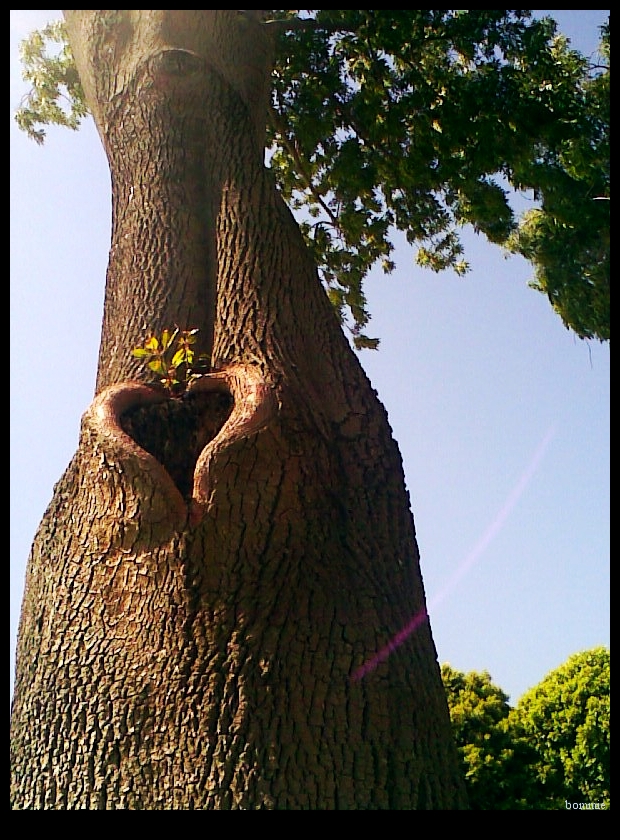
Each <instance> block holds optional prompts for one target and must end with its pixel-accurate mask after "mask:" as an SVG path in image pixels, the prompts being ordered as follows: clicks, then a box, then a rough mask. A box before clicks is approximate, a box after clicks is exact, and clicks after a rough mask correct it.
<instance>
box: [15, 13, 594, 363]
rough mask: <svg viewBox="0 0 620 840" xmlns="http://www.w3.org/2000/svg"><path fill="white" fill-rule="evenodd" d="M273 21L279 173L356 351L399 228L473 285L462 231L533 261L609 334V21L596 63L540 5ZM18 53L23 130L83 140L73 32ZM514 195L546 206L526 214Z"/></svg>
mask: <svg viewBox="0 0 620 840" xmlns="http://www.w3.org/2000/svg"><path fill="white" fill-rule="evenodd" d="M240 14H250V13H249V12H248V13H244V12H240ZM252 14H254V13H252ZM264 25H265V26H268V27H271V28H272V29H273V31H274V35H275V37H276V41H277V44H276V46H277V53H276V62H275V66H274V70H273V74H272V101H271V119H270V124H269V126H268V128H267V134H266V148H267V154H268V161H269V165H270V167H271V169H272V172H273V174H274V177H275V178H276V181H277V184H278V186H279V188H280V191H281V192H282V194H283V196H284V197H285V199H286V200H287V201H288V202H289V204H290V205H291V207H292V208H293V210H294V211H295V212H296V213H297V214H298V219H299V220H300V224H301V227H302V231H303V233H304V236H305V238H306V241H307V243H308V244H309V246H310V248H311V250H312V252H313V254H314V256H315V259H316V263H317V267H318V269H319V272H320V275H321V279H322V281H323V283H324V285H325V287H326V290H327V293H328V295H329V297H330V299H331V301H332V303H333V304H334V306H335V307H336V309H337V311H338V312H339V315H340V317H341V320H342V322H343V323H346V324H347V325H348V326H349V329H350V330H351V333H352V337H353V341H354V343H355V345H356V346H357V347H358V348H359V347H376V346H377V344H378V340H377V339H374V338H371V337H369V336H368V335H366V333H365V329H366V326H367V324H368V321H369V317H370V316H369V313H368V310H367V306H366V299H365V296H364V289H363V282H364V278H365V277H366V276H367V274H368V272H369V271H370V270H371V268H372V267H373V266H375V265H376V264H380V265H381V266H382V268H383V271H385V272H386V273H389V272H390V271H392V269H393V267H394V263H393V261H392V258H391V257H392V253H393V249H394V244H393V234H394V231H395V230H396V231H401V232H403V233H404V235H405V236H406V238H407V240H408V242H409V243H410V244H411V245H413V246H414V247H415V249H416V251H415V253H416V261H417V263H418V264H419V265H422V266H426V267H428V268H430V269H432V270H433V271H437V272H438V271H441V270H443V269H452V270H453V271H455V272H456V273H457V274H464V273H466V272H467V270H468V263H467V260H466V258H465V255H464V252H463V246H462V244H461V240H460V236H459V231H460V229H461V228H462V227H463V226H464V225H471V226H473V228H474V230H475V231H476V232H477V233H480V234H483V235H485V236H486V237H487V239H489V240H490V241H491V242H493V243H496V244H498V245H500V246H503V247H505V248H506V249H507V250H509V251H512V252H513V253H518V254H521V255H523V256H524V257H526V258H527V259H528V260H529V261H530V262H531V263H532V265H533V267H534V271H535V277H534V279H533V281H532V284H531V285H532V286H533V287H534V288H536V289H538V290H539V291H541V292H544V293H545V294H547V295H548V297H549V300H550V302H551V304H552V306H553V307H554V309H555V310H556V311H557V312H558V314H559V315H560V317H561V318H562V320H563V322H564V324H565V325H566V326H567V327H568V328H570V329H572V330H574V332H575V333H576V334H577V335H578V336H580V337H581V338H596V339H599V340H601V341H604V340H607V339H609V337H610V330H609V118H610V108H609V25H607V26H606V27H603V31H602V33H601V36H602V41H601V50H600V61H601V64H600V65H598V66H597V65H593V64H591V63H590V62H589V61H588V60H587V59H586V57H584V56H582V55H581V54H579V53H578V52H577V51H575V50H573V49H571V48H570V46H569V43H568V41H567V39H566V38H565V37H563V36H561V35H558V34H557V31H556V24H555V23H554V22H553V20H551V19H549V18H545V19H543V20H535V19H532V17H531V12H530V11H528V10H466V9H465V10H463V9H460V10H446V9H430V10H429V9H426V10H424V9H408V10H401V11H398V10H389V11H385V10H325V9H318V10H317V9H315V10H306V11H304V12H299V10H282V9H276V10H270V11H268V12H265V18H264ZM49 43H53V44H56V49H53V50H52V51H51V52H49V51H47V49H46V46H47V45H48V44H49ZM59 44H60V47H59V46H58V45H59ZM22 56H23V60H24V77H25V79H26V80H27V81H29V82H30V83H31V84H32V92H31V94H30V96H29V97H28V98H27V99H26V100H25V101H24V103H23V105H22V107H21V108H20V109H19V111H18V114H17V120H18V123H19V124H20V126H21V127H22V128H23V129H24V130H26V131H27V132H28V133H29V134H30V135H31V136H32V137H33V138H34V139H35V140H37V141H38V142H42V140H43V138H44V130H43V129H42V128H41V127H40V126H41V123H43V124H45V123H50V122H52V123H61V124H64V125H68V126H70V127H72V128H76V127H77V126H78V125H79V122H80V120H81V118H82V117H83V116H84V115H85V112H86V110H85V104H84V99H83V96H82V93H81V90H80V86H79V80H78V78H77V74H76V72H75V68H74V67H73V65H72V61H71V56H70V51H69V48H68V46H67V44H66V41H65V39H64V29H63V24H62V23H60V22H58V23H54V24H51V25H50V26H49V27H47V28H46V29H44V30H42V31H41V32H35V33H33V34H32V35H31V37H30V38H29V39H28V40H27V41H26V42H25V43H24V45H23V48H22ZM63 101H65V104H67V103H68V105H67V107H64V106H63V105H62V104H61V103H62V102H63ZM515 191H516V192H515ZM516 193H520V194H522V195H524V196H528V197H530V198H532V197H534V198H535V199H536V200H535V206H534V207H533V209H532V210H530V211H528V212H526V213H524V214H523V215H522V216H521V217H520V218H519V216H518V214H516V213H515V210H514V209H513V206H512V199H513V197H514V195H515V194H516Z"/></svg>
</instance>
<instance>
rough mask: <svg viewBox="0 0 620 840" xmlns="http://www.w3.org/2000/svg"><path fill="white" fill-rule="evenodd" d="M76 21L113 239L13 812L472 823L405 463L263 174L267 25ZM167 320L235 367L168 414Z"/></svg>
mask: <svg viewBox="0 0 620 840" xmlns="http://www.w3.org/2000/svg"><path fill="white" fill-rule="evenodd" d="M254 14H255V13H251V15H252V16H253V15H254ZM65 17H66V20H67V23H68V27H69V33H70V38H71V43H72V46H73V50H74V55H75V57H76V61H77V63H78V69H79V71H80V75H81V77H82V80H83V83H84V87H85V90H86V92H87V95H88V97H89V102H90V105H91V109H92V111H93V113H94V115H95V118H96V121H97V125H98V128H99V132H100V135H101V137H102V141H103V143H104V146H105V149H106V152H107V155H108V158H109V161H110V168H111V173H112V185H113V234H112V246H111V253H110V263H109V269H108V275H107V284H106V298H105V311H104V318H103V331H102V342H101V354H100V360H99V369H98V379H97V395H96V398H95V400H94V402H93V405H92V406H91V407H90V409H89V410H88V411H87V412H86V413H85V415H84V418H83V423H82V431H81V437H80V442H79V448H78V451H77V453H76V455H75V457H74V459H73V460H72V462H71V464H70V465H69V467H68V468H67V471H66V472H65V475H64V476H63V477H62V479H61V480H60V481H59V483H58V484H57V486H56V487H55V491H54V497H53V499H52V501H51V504H50V506H49V509H48V511H47V512H46V514H45V516H44V519H43V521H42V523H41V526H40V528H39V531H38V533H37V535H36V538H35V541H34V545H33V548H32V553H31V557H30V559H29V565H28V572H27V581H26V591H25V596H24V603H23V609H22V618H21V625H20V632H19V641H18V661H17V679H16V688H15V696H14V702H13V709H12V727H11V728H12V731H11V735H12V756H11V762H12V771H11V772H12V784H11V798H12V808H13V809H18V810H26V809H57V810H74V809H88V810H119V809H130V810H336V809H339V810H354V809H357V810H374V809H391V810H396V809H402V810H413V809H444V810H445V809H459V808H465V807H466V800H465V794H464V788H463V783H462V779H461V778H460V775H459V768H458V763H457V760H456V754H455V749H454V745H453V742H452V738H451V732H450V724H449V717H448V710H447V705H446V700H445V697H444V693H443V688H442V684H441V678H440V671H439V667H438V663H437V659H436V652H435V647H434V644H433V640H432V636H431V631H430V627H429V624H428V619H427V618H426V613H425V599H424V590H423V584H422V578H421V574H420V569H419V563H418V550H417V546H416V540H415V533H414V527H413V520H412V517H411V513H410V510H409V499H408V496H407V492H406V489H405V483H404V476H403V470H402V464H401V459H400V455H399V452H398V448H397V446H396V444H395V442H394V440H393V438H392V434H391V430H390V427H389V423H388V419H387V416H386V413H385V410H384V409H383V407H382V405H381V404H380V402H379V400H378V398H377V395H376V393H375V392H374V391H373V389H372V387H371V385H370V383H369V382H368V380H367V378H366V376H365V374H364V372H363V370H362V368H361V366H360V365H359V362H358V360H357V358H356V357H355V355H354V353H353V352H352V351H351V350H350V348H349V346H348V344H347V342H346V340H345V338H344V335H343V333H342V330H341V328H340V326H339V324H338V323H337V319H336V316H335V314H334V313H333V311H332V310H331V307H330V304H329V302H328V300H327V297H326V295H325V294H324V292H323V290H322V288H321V285H320V283H319V280H318V277H317V274H316V270H315V268H314V266H313V265H312V262H311V260H310V258H309V256H308V254H307V252H306V250H305V248H304V245H303V242H302V240H301V236H300V233H299V230H298V228H297V225H296V224H295V222H294V220H293V218H292V217H291V215H290V213H289V211H288V210H287V209H286V207H285V206H284V204H283V202H282V200H281V198H280V197H279V195H278V193H277V190H276V189H275V187H274V184H273V182H272V179H271V177H270V175H269V172H268V171H267V170H266V169H265V168H264V166H263V158H262V137H261V126H262V125H263V124H264V117H265V114H264V105H265V102H266V83H267V81H268V75H269V55H270V49H271V47H270V44H269V41H268V38H267V36H266V34H265V32H264V31H263V29H262V28H261V25H260V23H259V22H258V21H257V20H255V19H254V18H253V17H246V16H244V15H241V14H238V13H235V12H224V11H209V10H206V11H188V10H185V11H183V10H180V11H161V10H159V11H158V10H151V11H120V12H119V11H116V12H114V13H112V12H97V11H83V10H82V11H66V12H65ZM175 323H176V324H179V325H180V326H181V328H190V327H192V328H199V329H200V333H199V335H200V336H202V337H203V339H204V343H203V346H202V347H201V348H200V349H201V350H204V351H205V352H207V353H208V354H209V355H210V358H211V363H212V369H213V370H212V373H211V374H209V375H208V376H205V377H204V378H203V379H200V380H197V382H196V384H195V385H194V386H193V388H192V389H190V390H189V391H188V393H187V394H186V395H185V396H184V397H183V399H181V400H176V401H172V402H170V401H166V400H165V399H164V397H163V395H162V394H161V393H160V392H159V391H157V390H156V389H153V388H150V387H147V386H146V385H145V383H144V376H143V373H142V371H141V370H139V367H138V362H137V361H136V360H135V359H133V358H132V357H131V352H130V351H131V349H132V347H135V346H138V345H140V344H141V343H142V340H143V339H144V335H145V331H146V330H147V329H151V328H152V329H154V330H160V329H162V328H163V327H166V326H172V325H174V324H175ZM416 616H417V617H418V619H417V622H416V621H415V619H416ZM412 620H414V623H416V628H415V630H414V631H413V632H412V633H411V634H410V635H408V637H407V638H406V639H405V638H404V636H405V634H404V633H403V632H402V631H403V628H406V627H407V626H410V625H411V623H412ZM399 634H400V636H399ZM395 640H398V642H399V644H395ZM401 641H402V644H401V643H400V642H401ZM387 652H389V655H387Z"/></svg>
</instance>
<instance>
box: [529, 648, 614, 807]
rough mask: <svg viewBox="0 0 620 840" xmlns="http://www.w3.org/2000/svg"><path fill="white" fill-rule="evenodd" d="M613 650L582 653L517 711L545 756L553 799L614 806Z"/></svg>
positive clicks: (544, 774)
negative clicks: (612, 797)
mask: <svg viewBox="0 0 620 840" xmlns="http://www.w3.org/2000/svg"><path fill="white" fill-rule="evenodd" d="M610 673H611V657H610V651H609V650H608V649H607V648H605V647H598V648H593V649H591V650H586V651H583V652H581V653H576V654H574V655H573V656H571V657H569V658H568V660H567V661H566V662H565V663H564V664H563V665H561V666H560V667H559V668H556V669H555V670H553V671H551V672H550V673H549V674H548V675H547V676H546V677H545V678H544V679H543V680H542V681H541V682H540V683H538V685H536V686H534V688H532V689H530V691H528V692H526V693H525V694H524V695H523V696H522V697H521V699H520V700H519V703H518V704H517V707H516V709H515V712H516V716H517V719H518V721H519V724H520V726H521V728H522V731H523V733H524V735H525V737H526V738H527V740H528V741H529V742H530V743H531V744H532V745H533V746H534V747H535V748H536V751H537V753H538V755H539V761H538V763H537V772H538V775H539V778H540V780H541V782H542V783H543V786H544V789H545V791H546V795H547V797H548V798H549V800H551V801H552V800H553V799H554V798H555V799H556V800H557V801H558V803H559V805H562V803H563V801H564V800H565V799H568V800H569V801H572V802H575V801H585V802H599V803H602V802H607V803H608V802H609V796H610Z"/></svg>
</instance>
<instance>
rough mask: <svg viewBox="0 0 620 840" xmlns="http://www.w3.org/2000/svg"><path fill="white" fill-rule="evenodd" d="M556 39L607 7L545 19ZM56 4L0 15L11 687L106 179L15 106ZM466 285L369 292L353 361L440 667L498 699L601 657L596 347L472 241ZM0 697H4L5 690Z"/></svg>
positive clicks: (603, 508) (81, 374)
mask: <svg viewBox="0 0 620 840" xmlns="http://www.w3.org/2000/svg"><path fill="white" fill-rule="evenodd" d="M543 12H544V13H549V14H552V15H553V16H554V17H555V18H556V20H558V21H559V23H560V28H561V30H562V31H563V32H565V34H567V35H568V36H569V37H570V38H571V40H572V43H573V46H575V47H576V48H578V49H580V50H582V51H583V52H586V53H588V54H589V53H591V52H594V51H595V49H596V46H597V43H598V29H597V27H598V26H599V25H600V24H601V23H603V22H604V20H605V19H606V17H607V15H608V10H573V11H550V12H547V10H536V11H535V14H536V15H541V14H543ZM58 17H60V11H54V10H52V11H45V10H43V11H41V10H38V11H37V10H35V11H33V10H26V11H23V10H22V11H20V10H11V19H10V30H11V31H10V71H11V82H10V111H11V127H10V142H11V170H10V171H11V185H10V186H11V199H10V201H11V203H10V213H11V230H10V236H11V240H10V243H11V244H10V257H11V272H10V284H11V299H10V341H11V345H10V353H11V358H10V381H11V395H10V399H11V406H10V408H11V411H10V419H11V464H10V466H11V488H10V489H11V605H10V610H11V637H10V645H11V651H10V653H11V663H10V669H11V685H12V679H13V672H14V652H15V638H16V634H17V624H18V620H19V612H20V607H21V598H22V593H23V584H24V574H25V568H26V560H27V556H28V553H29V550H30V546H31V544H32V540H33V537H34V534H35V532H36V529H37V527H38V525H39V522H40V520H41V518H42V516H43V513H44V511H45V509H46V507H47V505H48V503H49V501H50V499H51V497H52V492H53V486H54V484H55V482H56V481H58V479H59V478H60V476H61V475H62V473H63V471H64V470H65V468H66V466H67V464H68V463H69V461H70V459H71V457H72V455H73V454H74V452H75V449H76V447H77V442H78V433H79V424H80V417H81V415H82V413H83V412H84V411H85V409H86V408H87V406H88V405H89V403H90V401H91V399H92V396H93V391H94V385H95V375H96V365H97V352H98V347H99V337H100V329H101V317H102V307H103V291H104V282H105V271H106V265H107V258H108V247H109V236H110V179H109V172H108V168H107V162H106V160H105V156H104V153H103V149H102V147H101V144H100V142H99V139H98V136H97V134H96V132H95V130H94V127H93V124H92V121H91V120H88V122H87V123H86V124H85V125H84V127H83V128H82V129H81V130H80V131H79V132H77V133H73V132H70V131H68V130H66V129H62V130H61V129H57V130H50V131H49V137H48V140H47V142H46V144H45V146H44V147H43V148H41V147H39V146H37V145H35V144H34V143H33V142H32V141H30V140H28V139H27V138H26V136H25V135H23V134H21V133H20V132H19V131H18V129H17V128H16V126H15V124H14V121H13V113H14V110H15V108H16V107H17V106H18V104H19V101H20V99H21V97H22V95H23V94H24V93H25V91H26V86H25V83H24V82H23V81H22V80H21V70H20V66H19V59H18V50H17V47H18V43H19V41H20V40H21V39H22V38H23V37H25V36H26V35H27V34H28V33H29V32H30V31H31V30H32V29H33V28H36V27H40V26H42V25H44V24H45V23H46V22H47V21H49V20H52V19H56V18H58ZM467 248H468V257H469V260H470V262H471V264H472V267H473V271H472V272H471V274H469V275H468V276H467V277H465V278H456V277H454V276H453V275H445V276H444V275H439V276H437V275H434V274H431V273H427V272H424V271H423V270H422V269H418V268H416V267H415V266H414V263H413V254H412V252H411V250H410V249H409V248H408V247H407V246H406V245H404V244H403V245H399V247H398V250H397V255H396V259H397V270H396V272H395V273H394V274H393V275H391V276H389V277H384V276H383V275H382V274H377V275H376V276H373V277H372V278H371V279H370V281H369V283H368V286H367V293H368V298H369V304H370V310H371V312H372V314H373V319H372V321H371V325H370V334H372V335H378V336H379V337H380V338H381V348H380V350H379V351H378V352H372V351H365V352H363V353H362V356H361V359H362V363H363V365H364V367H365V369H366V371H367V372H368V375H369V376H370V378H371V380H372V383H373V385H374V387H375V388H376V389H377V391H378V393H379V396H380V398H381V400H382V401H383V403H384V405H385V406H386V408H387V410H388V414H389V418H390V422H391V425H392V428H393V431H394V435H395V437H396V439H397V441H398V442H399V445H400V448H401V452H402V456H403V462H404V467H405V473H406V478H407V485H408V489H409V493H410V496H411V503H412V509H413V513H414V518H415V523H416V530H417V535H418V542H419V546H420V552H421V558H422V572H423V575H424V581H425V587H426V595H427V600H428V606H429V612H430V618H431V626H432V628H433V635H434V638H435V643H436V646H437V649H438V655H439V660H440V662H450V663H451V664H452V666H453V667H455V668H457V669H459V670H462V671H469V670H478V671H482V670H487V671H489V672H490V674H491V676H492V678H493V681H494V682H496V683H497V684H499V685H500V686H501V687H502V688H503V689H504V691H506V693H507V694H508V695H509V696H510V700H511V702H512V703H515V702H516V701H517V700H518V699H519V697H520V695H521V694H522V693H523V692H524V691H525V690H526V689H528V688H529V687H531V686H533V685H535V684H536V683H537V682H539V681H540V680H541V679H542V678H543V677H544V676H545V674H546V673H548V672H549V671H550V670H552V669H553V668H555V667H557V666H558V665H560V664H562V663H563V662H564V661H565V660H566V659H567V658H568V656H569V655H570V654H572V653H575V652H577V651H581V650H584V649H587V648H591V647H594V646H596V645H606V646H609V642H610V639H609V559H610V558H609V555H610V552H609V531H610V518H609V498H610V492H609V491H610V485H609V466H610V458H609V437H610V427H609V417H610V387H609V386H610V382H609V345H602V344H599V343H598V342H591V343H587V342H584V341H580V340H579V339H577V338H575V337H574V336H573V334H572V333H569V332H568V331H567V330H566V329H565V328H564V326H563V325H562V323H561V321H560V320H559V318H558V316H556V315H555V314H554V313H553V311H552V310H551V307H550V305H549V303H548V301H547V299H546V297H544V296H543V295H540V294H539V293H537V292H535V291H533V290H531V289H529V288H528V287H527V281H528V279H529V277H530V271H529V269H528V266H527V265H526V264H525V262H524V261H522V260H520V259H518V258H511V259H505V258H504V256H503V255H502V253H501V252H500V251H499V250H498V249H495V248H493V247H492V246H490V245H487V244H486V243H485V242H484V240H482V239H478V238H477V237H476V236H475V235H473V234H472V235H471V236H468V237H467ZM11 690H12V689H11Z"/></svg>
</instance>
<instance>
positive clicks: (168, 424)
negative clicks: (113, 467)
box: [120, 391, 233, 503]
mask: <svg viewBox="0 0 620 840" xmlns="http://www.w3.org/2000/svg"><path fill="white" fill-rule="evenodd" d="M232 408H233V398H232V396H231V395H230V393H226V392H221V391H220V392H210V393H208V392H206V393H205V392H203V393H200V392H197V393H194V392H189V393H186V394H184V395H183V397H182V398H180V399H168V400H166V401H165V402H161V403H158V404H156V405H143V406H135V407H133V408H130V409H129V410H127V411H126V412H125V413H124V414H123V415H122V416H121V417H120V425H121V428H122V429H123V431H124V432H125V433H126V434H128V435H129V436H130V437H131V438H132V439H133V440H134V441H135V442H136V443H137V444H138V446H140V447H141V448H142V449H144V450H145V452H148V453H149V454H150V455H152V456H153V457H154V458H155V459H156V460H157V461H159V463H160V464H161V465H162V466H163V468H164V469H165V470H166V472H167V473H168V475H169V476H170V478H171V479H172V480H173V482H174V483H175V485H176V487H177V489H178V490H179V493H180V494H181V496H182V497H183V499H184V500H185V501H186V502H187V503H189V501H190V500H191V496H192V491H193V487H194V469H195V467H196V462H197V461H198V458H199V456H200V453H201V452H202V450H203V449H204V447H205V446H206V445H207V444H208V443H209V442H210V441H212V440H213V439H214V438H215V437H216V435H217V434H218V432H219V431H220V429H221V428H222V426H223V425H224V423H225V422H226V420H227V419H228V417H229V416H230V413H231V411H232Z"/></svg>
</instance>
